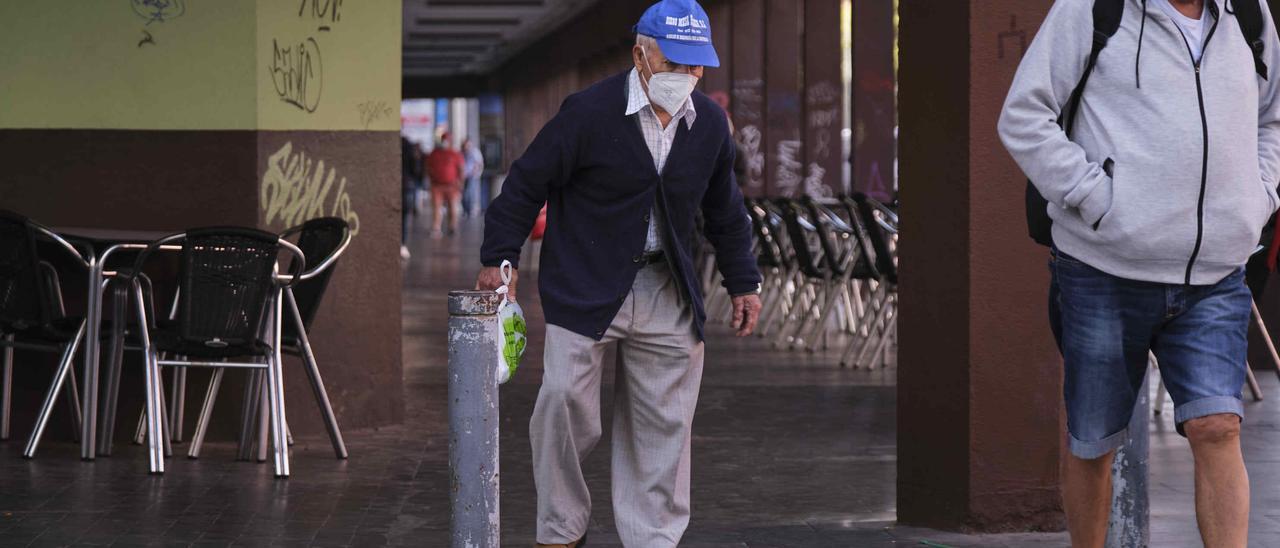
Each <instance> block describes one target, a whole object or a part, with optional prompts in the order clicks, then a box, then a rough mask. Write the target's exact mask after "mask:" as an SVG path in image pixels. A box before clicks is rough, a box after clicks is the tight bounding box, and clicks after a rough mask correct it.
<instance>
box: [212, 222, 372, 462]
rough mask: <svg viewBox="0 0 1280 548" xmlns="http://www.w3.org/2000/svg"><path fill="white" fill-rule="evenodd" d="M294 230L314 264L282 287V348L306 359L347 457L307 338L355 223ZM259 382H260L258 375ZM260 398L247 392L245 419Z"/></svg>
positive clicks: (217, 375)
mask: <svg viewBox="0 0 1280 548" xmlns="http://www.w3.org/2000/svg"><path fill="white" fill-rule="evenodd" d="M295 235H296V236H297V237H298V248H299V249H301V250H302V253H303V254H304V255H305V256H306V257H310V258H311V259H310V261H311V262H312V264H314V266H312V267H311V268H310V269H309V270H306V271H305V272H302V274H300V275H299V276H298V282H297V284H296V285H293V286H288V287H285V288H284V305H285V308H284V312H285V313H286V314H288V318H280V320H279V321H280V326H281V343H282V345H281V350H282V351H283V352H286V353H288V354H291V355H294V356H297V357H299V358H301V359H302V361H303V365H304V370H305V371H306V373H307V377H308V380H309V381H310V382H311V389H312V392H313V393H314V395H315V398H316V404H317V405H318V406H319V407H320V414H321V417H322V418H323V419H324V423H325V427H326V428H327V429H328V431H329V440H330V442H332V444H333V451H334V454H335V456H337V457H338V458H339V459H345V458H347V446H346V443H345V442H344V441H343V440H342V431H341V430H340V429H339V428H338V419H337V417H335V416H334V413H333V406H332V405H331V404H330V402H329V394H328V392H327V391H326V390H325V387H324V379H323V378H322V377H321V376H320V368H319V366H318V365H317V364H316V358H315V354H314V353H313V352H312V350H311V341H310V340H309V339H308V337H307V333H308V332H309V331H310V329H311V322H312V321H313V320H314V319H315V316H316V311H317V310H319V308H320V302H321V300H322V299H323V298H324V293H325V290H326V289H327V288H328V286H329V279H330V277H331V276H332V275H333V270H334V267H335V265H336V264H337V261H338V258H339V257H340V256H341V255H342V253H343V252H344V251H346V249H347V246H348V245H349V244H350V243H351V228H350V226H349V225H348V224H347V222H346V221H345V220H342V219H340V218H337V217H321V218H317V219H311V220H309V221H307V222H305V223H303V224H301V225H298V226H296V227H293V228H290V229H289V230H286V231H285V232H284V233H283V234H281V235H280V237H281V238H282V239H285V238H290V237H293V236H295ZM295 260H297V259H295ZM301 268H302V265H291V270H292V269H298V270H300V269H301ZM221 374H222V370H217V371H214V378H213V379H212V380H211V381H210V385H209V392H208V394H207V395H206V397H205V404H204V407H203V408H202V411H201V414H200V421H199V423H198V424H199V426H197V428H196V437H195V438H193V440H192V443H191V448H190V451H189V453H188V456H190V457H192V458H197V457H199V455H200V448H201V444H202V443H203V440H204V432H205V430H206V429H207V428H208V421H209V413H208V411H209V410H211V409H212V406H213V403H212V401H213V399H214V398H215V397H216V396H217V392H218V386H219V385H220V382H221ZM256 382H259V383H260V380H258V381H256ZM251 390H252V388H251ZM259 401H261V398H246V402H248V403H250V405H251V407H250V408H248V409H246V410H245V412H246V415H247V416H248V417H249V418H248V419H247V421H248V422H252V420H253V419H252V417H254V416H256V415H257V410H256V409H255V407H256V406H257V402H259ZM250 441H251V440H250V439H249V438H248V437H246V436H245V435H244V434H243V433H242V436H241V442H242V443H241V458H248V455H249V452H250V445H251V443H250Z"/></svg>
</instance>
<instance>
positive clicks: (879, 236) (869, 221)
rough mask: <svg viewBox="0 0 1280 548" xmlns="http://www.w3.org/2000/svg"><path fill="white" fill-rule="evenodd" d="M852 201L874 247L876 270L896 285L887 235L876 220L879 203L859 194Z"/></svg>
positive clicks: (896, 273) (896, 267) (896, 271)
mask: <svg viewBox="0 0 1280 548" xmlns="http://www.w3.org/2000/svg"><path fill="white" fill-rule="evenodd" d="M853 201H854V203H855V204H857V206H858V213H859V214H860V215H861V216H862V221H863V225H864V226H866V228H867V234H868V235H869V236H870V237H871V245H872V246H873V247H875V250H876V269H877V270H879V271H880V273H881V274H884V276H885V278H886V279H887V280H889V282H890V283H895V284H896V283H898V266H897V265H895V264H894V262H893V250H892V249H891V248H890V246H889V234H888V233H887V232H886V231H885V229H884V227H883V226H880V222H879V220H878V219H879V217H878V214H879V213H878V210H879V209H880V207H879V203H878V202H876V201H875V200H874V199H873V198H871V197H870V196H867V195H866V194H863V193H861V192H859V193H856V194H854V195H853Z"/></svg>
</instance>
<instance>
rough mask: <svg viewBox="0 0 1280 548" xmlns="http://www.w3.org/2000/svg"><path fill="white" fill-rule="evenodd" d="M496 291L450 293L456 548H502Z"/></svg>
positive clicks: (451, 467)
mask: <svg viewBox="0 0 1280 548" xmlns="http://www.w3.org/2000/svg"><path fill="white" fill-rule="evenodd" d="M498 302H499V299H498V294H497V293H494V292H492V291H451V292H449V477H450V484H451V485H450V487H451V489H450V495H451V497H452V503H453V515H452V521H451V522H450V524H451V530H452V538H453V544H452V546H453V548H464V547H465V548H498V537H499V534H498V533H499V531H498V377H497V369H496V368H497V360H498V347H497V343H496V341H497V335H498V316H497V314H498Z"/></svg>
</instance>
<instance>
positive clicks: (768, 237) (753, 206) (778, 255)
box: [746, 198, 782, 267]
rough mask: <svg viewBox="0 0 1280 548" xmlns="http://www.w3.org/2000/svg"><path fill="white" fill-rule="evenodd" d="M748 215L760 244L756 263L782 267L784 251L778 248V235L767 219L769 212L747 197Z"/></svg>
mask: <svg viewBox="0 0 1280 548" xmlns="http://www.w3.org/2000/svg"><path fill="white" fill-rule="evenodd" d="M746 202H747V216H749V217H751V228H753V229H754V230H755V233H756V243H757V244H759V245H760V250H759V255H758V256H757V258H756V263H757V264H759V265H760V266H769V267H781V266H782V252H781V250H780V249H779V248H778V243H777V241H776V236H775V235H774V233H773V230H772V229H771V228H770V226H769V224H768V221H767V220H766V218H767V216H768V212H767V211H765V209H764V207H762V206H761V205H760V204H757V203H756V201H755V200H753V199H751V198H747V199H746Z"/></svg>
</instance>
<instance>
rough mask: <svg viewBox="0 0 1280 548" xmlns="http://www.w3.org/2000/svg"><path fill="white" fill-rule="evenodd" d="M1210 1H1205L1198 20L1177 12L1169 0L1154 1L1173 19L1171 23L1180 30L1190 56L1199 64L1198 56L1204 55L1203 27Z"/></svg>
mask: <svg viewBox="0 0 1280 548" xmlns="http://www.w3.org/2000/svg"><path fill="white" fill-rule="evenodd" d="M1210 1H1211V0H1205V8H1204V11H1202V12H1201V13H1200V18H1199V19H1192V18H1190V17H1187V16H1185V15H1183V14H1182V12H1180V11H1178V8H1175V7H1173V4H1170V3H1169V0H1155V3H1156V5H1158V6H1160V9H1162V10H1164V12H1165V14H1166V15H1168V16H1169V18H1170V19H1173V22H1174V23H1176V24H1177V25H1178V28H1179V29H1182V36H1183V37H1184V38H1186V39H1187V45H1189V46H1191V56H1192V57H1193V58H1195V60H1196V62H1197V63H1199V62H1200V56H1201V55H1203V54H1204V27H1205V24H1204V23H1205V21H1206V20H1207V19H1208V18H1209V14H1208V7H1209V2H1210Z"/></svg>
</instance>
